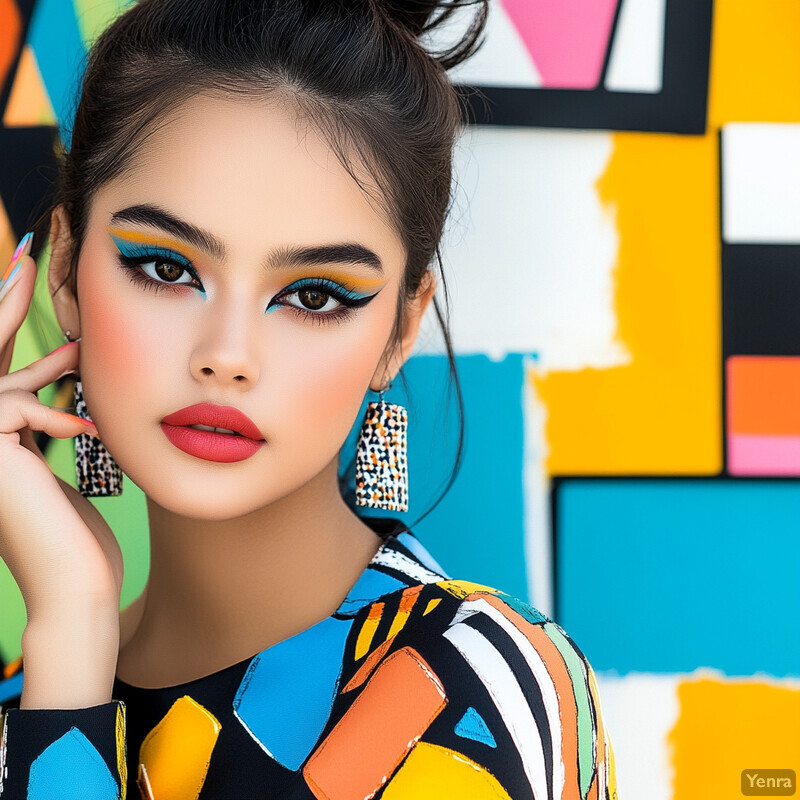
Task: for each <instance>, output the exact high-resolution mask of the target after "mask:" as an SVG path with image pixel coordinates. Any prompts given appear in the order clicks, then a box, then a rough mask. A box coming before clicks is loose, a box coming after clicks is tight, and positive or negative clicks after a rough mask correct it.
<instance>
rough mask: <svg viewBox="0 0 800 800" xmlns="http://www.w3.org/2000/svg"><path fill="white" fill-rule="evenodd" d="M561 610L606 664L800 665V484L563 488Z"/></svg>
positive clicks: (770, 670)
mask: <svg viewBox="0 0 800 800" xmlns="http://www.w3.org/2000/svg"><path fill="white" fill-rule="evenodd" d="M556 502H557V518H556V536H557V543H556V591H557V619H556V622H558V623H559V624H560V625H561V626H562V627H563V628H565V630H567V632H568V633H569V634H570V635H571V636H573V637H574V638H575V640H576V641H577V642H580V646H581V649H582V650H583V652H584V653H585V655H586V656H587V658H588V659H589V661H590V663H591V664H592V666H593V667H594V668H595V669H596V670H618V671H620V672H622V673H626V672H629V671H648V672H691V671H693V670H694V669H696V668H697V667H711V668H715V669H719V670H721V671H722V672H724V673H725V674H727V675H730V676H737V675H753V674H756V673H759V672H762V673H766V674H767V675H770V676H775V677H786V676H800V623H798V619H799V618H800V580H798V575H800V483H797V482H794V481H777V480H776V481H758V480H754V481H744V480H735V481H734V480H694V481H693V480H651V479H618V480H580V479H567V480H564V481H563V482H561V483H560V485H559V488H558V490H557V498H556Z"/></svg>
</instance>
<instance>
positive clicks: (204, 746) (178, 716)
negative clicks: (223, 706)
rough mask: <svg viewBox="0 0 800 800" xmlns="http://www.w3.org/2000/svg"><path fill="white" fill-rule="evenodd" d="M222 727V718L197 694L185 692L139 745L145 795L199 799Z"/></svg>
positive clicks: (168, 799) (163, 799) (140, 779)
mask: <svg viewBox="0 0 800 800" xmlns="http://www.w3.org/2000/svg"><path fill="white" fill-rule="evenodd" d="M221 728H222V725H221V724H220V722H219V720H218V719H217V718H216V717H215V716H214V715H213V714H212V713H211V712H210V711H208V709H206V708H204V707H203V706H201V705H200V704H199V703H198V702H197V701H196V700H194V699H193V698H191V697H189V696H188V695H184V696H183V697H181V698H179V699H178V700H176V701H175V703H173V705H172V708H170V710H169V711H168V712H167V713H166V715H165V716H164V718H163V719H162V720H161V722H159V723H158V725H156V726H155V728H153V730H151V731H150V733H148V734H147V736H146V737H145V739H144V741H143V742H142V746H141V748H140V749H139V775H138V778H137V782H138V784H139V789H140V791H141V793H142V797H143V798H152V800H196V798H197V797H198V796H199V795H200V790H201V789H202V788H203V784H204V783H205V779H206V774H207V773H208V765H209V762H210V760H211V753H212V752H213V750H214V746H215V745H216V743H217V738H218V737H219V732H220V730H221Z"/></svg>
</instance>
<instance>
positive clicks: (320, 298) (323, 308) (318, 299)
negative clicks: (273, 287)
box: [283, 288, 343, 313]
mask: <svg viewBox="0 0 800 800" xmlns="http://www.w3.org/2000/svg"><path fill="white" fill-rule="evenodd" d="M287 297H297V299H298V301H299V303H300V306H299V308H301V309H302V310H303V311H314V312H317V313H329V312H331V311H335V310H336V309H337V308H341V307H342V305H343V304H342V303H341V302H339V301H338V300H337V299H336V298H334V297H333V295H331V294H330V293H328V292H323V291H320V289H319V288H310V289H299V290H298V291H296V292H291V293H290V294H286V295H283V299H286V298H287ZM290 305H295V304H294V303H290ZM296 307H297V306H296Z"/></svg>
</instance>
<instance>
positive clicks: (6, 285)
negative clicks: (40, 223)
mask: <svg viewBox="0 0 800 800" xmlns="http://www.w3.org/2000/svg"><path fill="white" fill-rule="evenodd" d="M32 243H33V234H32V233H26V234H25V236H23V237H22V240H21V241H20V243H19V244H18V245H17V249H16V250H15V251H14V255H13V256H12V257H11V262H10V263H9V265H8V269H7V270H6V272H5V275H4V276H3V280H2V281H0V300H2V299H3V298H4V297H5V296H6V294H7V293H8V292H9V291H11V287H12V286H13V285H14V283H15V282H16V278H17V276H18V275H19V270H20V267H21V266H22V258H23V256H26V255H28V253H30V251H31V245H32Z"/></svg>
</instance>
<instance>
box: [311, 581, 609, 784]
mask: <svg viewBox="0 0 800 800" xmlns="http://www.w3.org/2000/svg"><path fill="white" fill-rule="evenodd" d="M406 591H407V592H411V591H414V589H408V590H406ZM437 592H438V594H437ZM453 595H456V597H453ZM408 605H409V604H408V603H406V604H405V605H403V603H402V602H401V603H400V605H399V606H398V605H397V604H396V603H393V604H392V605H391V606H390V605H389V600H386V601H385V602H380V603H376V604H374V606H373V609H372V610H371V611H370V614H369V617H367V618H366V619H365V620H363V622H362V621H357V623H356V627H355V631H356V633H355V634H354V635H358V637H359V638H360V637H361V636H365V637H367V638H368V639H369V641H370V642H371V643H372V644H371V648H372V649H371V650H370V652H369V654H368V655H365V654H364V653H365V652H366V650H367V648H366V646H365V647H364V648H362V652H361V654H360V656H359V658H360V661H359V662H357V663H359V664H360V666H359V667H358V670H357V671H356V672H355V673H354V674H353V675H352V676H351V675H350V673H349V672H348V675H347V678H348V680H347V681H346V684H345V685H344V687H343V688H342V690H341V692H342V694H343V695H344V696H347V695H349V694H350V693H352V694H354V695H355V694H357V693H358V696H357V697H355V698H354V699H353V700H352V701H350V705H349V706H348V707H347V708H346V709H345V711H344V713H343V714H342V716H341V717H340V718H339V719H338V720H337V721H336V722H335V724H334V726H333V727H332V729H331V730H330V732H329V733H328V734H327V735H326V736H325V737H324V738H323V740H322V741H321V743H319V744H318V746H317V748H316V750H315V751H314V752H313V753H312V755H311V757H310V758H309V760H308V761H307V763H306V764H305V766H304V768H303V776H304V778H305V780H306V783H307V784H308V786H309V787H311V789H312V791H313V792H314V794H315V796H317V797H328V798H344V797H373V796H374V797H375V798H376V800H440V798H442V797H463V798H470V800H618V797H617V790H616V776H615V769H614V754H613V750H612V747H611V740H610V738H609V736H608V732H607V730H606V727H605V724H604V721H603V717H602V713H601V706H600V697H599V693H598V690H597V682H596V680H595V676H594V672H593V670H592V668H591V667H590V665H589V663H588V662H587V660H586V658H585V657H584V655H583V653H581V651H580V650H579V649H578V647H577V645H576V644H575V643H574V642H573V641H572V639H570V637H569V636H568V635H567V634H566V633H565V632H564V630H563V629H562V628H560V627H559V626H558V625H557V624H555V623H554V622H552V621H551V620H549V619H548V618H547V617H545V616H544V615H542V614H540V613H539V612H538V611H537V610H536V609H534V608H533V607H531V606H529V605H527V604H526V603H524V602H523V601H521V600H519V599H517V598H514V597H511V596H510V595H507V594H505V593H503V592H499V591H497V590H495V589H492V588H490V587H478V586H477V584H474V583H468V582H461V581H447V582H442V583H440V584H438V585H437V586H432V587H429V588H427V589H426V591H425V593H424V595H423V596H422V599H421V601H418V602H417V603H416V604H415V605H414V609H417V608H418V607H419V612H418V613H419V615H420V616H418V617H417V618H416V622H414V621H413V620H412V621H408V622H406V621H404V620H405V619H408V618H409V612H408ZM373 612H374V613H373ZM404 613H405V616H403V614H404ZM412 613H413V612H412ZM423 620H424V621H423ZM436 620H438V621H436ZM359 626H360V627H359ZM380 626H383V627H382V628H381V627H380ZM357 655H358V652H357Z"/></svg>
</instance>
